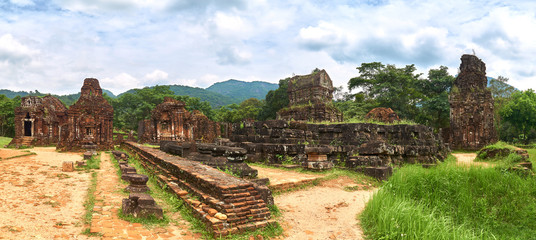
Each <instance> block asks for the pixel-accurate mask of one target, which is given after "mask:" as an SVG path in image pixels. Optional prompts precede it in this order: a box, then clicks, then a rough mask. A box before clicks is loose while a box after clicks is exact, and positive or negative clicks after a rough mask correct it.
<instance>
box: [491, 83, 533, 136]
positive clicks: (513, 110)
mask: <svg viewBox="0 0 536 240" xmlns="http://www.w3.org/2000/svg"><path fill="white" fill-rule="evenodd" d="M500 115H501V117H502V119H503V120H504V121H506V122H508V123H510V124H511V125H512V126H514V127H515V129H516V130H517V131H518V133H519V134H520V135H519V138H520V139H521V140H525V142H526V143H528V140H529V137H528V136H529V133H530V131H531V130H534V129H535V128H536V93H534V90H532V89H529V90H526V91H522V92H519V91H518V92H514V93H513V94H512V97H511V100H510V101H508V102H507V103H506V104H505V105H504V107H503V108H502V109H501V110H500Z"/></svg>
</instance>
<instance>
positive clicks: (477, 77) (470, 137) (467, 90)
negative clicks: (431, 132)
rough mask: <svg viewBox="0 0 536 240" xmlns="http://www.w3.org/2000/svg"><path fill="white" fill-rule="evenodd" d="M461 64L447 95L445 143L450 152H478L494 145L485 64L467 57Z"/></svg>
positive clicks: (494, 138) (490, 103)
mask: <svg viewBox="0 0 536 240" xmlns="http://www.w3.org/2000/svg"><path fill="white" fill-rule="evenodd" d="M461 61H462V62H461V64H460V73H459V74H458V76H457V77H456V80H455V81H454V86H453V88H452V90H451V94H450V95H449V102H450V129H449V132H450V138H449V143H450V146H451V148H452V149H465V150H478V149H480V148H482V147H484V146H486V145H488V144H490V143H493V142H496V141H497V132H496V129H495V125H494V123H495V122H494V119H493V117H494V115H493V97H492V95H491V92H490V91H489V90H488V89H487V84H488V80H487V77H486V64H485V63H484V62H482V60H481V59H479V58H478V57H476V56H474V55H469V54H464V55H463V56H462V57H461Z"/></svg>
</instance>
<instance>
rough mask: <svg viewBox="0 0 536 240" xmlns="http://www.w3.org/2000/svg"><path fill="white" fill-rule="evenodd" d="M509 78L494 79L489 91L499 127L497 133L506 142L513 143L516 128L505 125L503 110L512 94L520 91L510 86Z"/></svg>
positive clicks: (490, 82)
mask: <svg viewBox="0 0 536 240" xmlns="http://www.w3.org/2000/svg"><path fill="white" fill-rule="evenodd" d="M508 80H509V79H508V78H506V77H503V76H499V77H497V78H492V79H491V80H490V81H489V90H490V91H491V95H492V96H493V100H494V106H493V107H494V108H493V109H494V115H495V116H494V118H495V124H496V126H497V131H498V134H499V138H500V139H501V140H504V141H512V139H513V137H512V136H514V135H515V133H514V130H515V129H514V128H513V127H512V125H511V124H504V123H503V121H502V117H501V114H500V112H501V109H502V108H503V107H504V105H505V104H506V103H507V102H508V101H510V99H511V97H512V94H513V93H514V92H516V91H518V90H517V89H516V88H515V87H513V86H511V85H510V84H508V83H507V82H508Z"/></svg>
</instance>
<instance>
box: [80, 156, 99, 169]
mask: <svg viewBox="0 0 536 240" xmlns="http://www.w3.org/2000/svg"><path fill="white" fill-rule="evenodd" d="M100 157H101V154H100V153H99V154H98V155H95V156H92V157H91V158H90V159H88V160H87V161H86V166H82V167H77V168H78V169H85V170H90V169H100V161H101V158H100Z"/></svg>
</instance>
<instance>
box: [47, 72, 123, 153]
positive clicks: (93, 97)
mask: <svg viewBox="0 0 536 240" xmlns="http://www.w3.org/2000/svg"><path fill="white" fill-rule="evenodd" d="M113 118H114V109H113V108H112V105H110V104H109V103H108V101H106V99H104V97H103V96H102V89H101V88H100V85H99V80H97V79H95V78H86V79H85V80H84V85H83V86H82V91H81V93H80V98H79V99H78V101H76V103H75V104H73V105H72V106H71V107H69V110H67V123H65V124H64V125H63V126H61V133H60V135H61V137H60V141H59V143H58V146H57V148H58V149H59V150H62V151H63V150H77V149H81V148H83V146H84V145H92V144H95V145H97V149H98V150H110V149H113Z"/></svg>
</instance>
